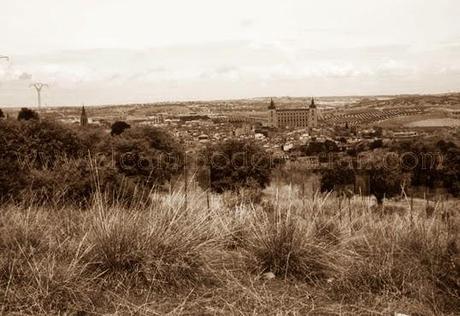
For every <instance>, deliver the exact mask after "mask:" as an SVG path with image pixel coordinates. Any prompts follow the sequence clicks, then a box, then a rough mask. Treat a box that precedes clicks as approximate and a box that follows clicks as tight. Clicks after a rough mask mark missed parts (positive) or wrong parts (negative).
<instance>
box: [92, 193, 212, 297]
mask: <svg viewBox="0 0 460 316" xmlns="http://www.w3.org/2000/svg"><path fill="white" fill-rule="evenodd" d="M152 199H153V201H155V202H153V203H152V204H150V205H149V206H148V207H147V208H139V209H138V208H132V207H131V208H129V209H125V208H122V207H115V206H110V207H108V206H106V205H104V203H101V202H99V203H96V207H95V209H93V210H92V212H94V218H93V219H92V220H91V226H90V228H89V235H88V240H87V243H88V245H90V246H91V251H90V255H89V256H88V263H89V264H90V265H91V266H92V267H93V268H94V269H95V271H97V273H99V274H100V275H101V277H103V278H104V279H105V280H106V281H110V280H117V282H119V281H120V280H123V281H124V282H127V284H128V285H133V286H139V285H141V286H147V287H150V288H153V289H158V290H164V289H167V288H171V287H173V288H174V287H176V288H177V287H180V286H193V285H198V284H200V283H201V282H204V281H206V280H210V278H211V277H212V269H211V267H210V266H209V264H208V263H207V260H206V257H207V256H208V255H209V252H211V251H212V250H213V248H215V247H217V244H218V243H219V239H218V238H217V236H216V235H215V234H214V230H213V221H214V220H213V216H212V214H211V213H210V211H208V210H207V209H206V208H201V207H196V204H195V206H193V205H194V204H191V206H190V207H188V208H187V209H185V208H184V206H185V205H184V199H183V196H182V195H181V194H177V193H175V194H174V195H170V196H167V197H163V198H161V197H160V196H154V197H153V198H152ZM144 206H145V205H144Z"/></svg>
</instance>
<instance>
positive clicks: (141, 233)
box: [0, 186, 460, 315]
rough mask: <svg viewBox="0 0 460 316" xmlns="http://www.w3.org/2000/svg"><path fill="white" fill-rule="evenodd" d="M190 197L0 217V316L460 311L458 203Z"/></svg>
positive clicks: (98, 202) (288, 192) (279, 195)
mask: <svg viewBox="0 0 460 316" xmlns="http://www.w3.org/2000/svg"><path fill="white" fill-rule="evenodd" d="M191 191H192V192H189V193H188V199H187V203H186V202H185V196H184V195H183V194H182V193H181V191H180V190H177V191H175V192H172V193H171V194H159V193H158V194H157V193H154V194H153V196H152V199H151V200H152V202H151V203H150V204H148V205H146V204H142V205H141V204H138V205H131V206H130V207H129V208H124V207H122V206H117V205H108V204H107V203H105V202H104V200H103V199H102V198H100V197H99V198H96V199H95V201H94V203H93V206H92V207H91V208H90V209H86V210H79V209H67V208H64V209H59V208H56V207H54V208H53V207H50V208H45V207H43V206H40V207H39V206H29V207H27V206H24V205H19V206H18V205H16V206H15V205H11V206H8V207H5V208H4V209H3V210H2V211H1V212H0V251H1V257H0V306H1V313H4V314H14V313H16V314H34V315H36V314H42V315H50V314H63V313H70V314H76V315H77V314H78V315H91V314H94V315H99V314H104V313H115V314H118V315H125V314H137V315H163V314H170V315H235V314H236V315H307V314H310V315H358V314H360V315H392V314H393V313H394V312H403V313H405V314H411V315H442V314H445V315H449V314H450V315H458V313H459V311H460V304H459V303H458V302H459V301H460V300H459V294H460V292H459V291H460V268H459V261H460V257H459V254H460V253H459V248H458V246H459V245H458V228H459V222H458V219H459V216H458V215H459V211H458V206H457V204H456V201H451V202H450V203H449V204H448V205H447V204H446V205H444V206H443V207H445V210H443V211H441V210H438V209H436V210H434V212H433V214H432V216H430V217H427V216H426V212H425V210H424V208H423V207H422V206H423V203H420V207H419V206H418V205H417V203H416V206H415V209H414V210H413V212H409V211H408V203H406V201H400V202H394V203H392V204H389V205H388V206H389V207H388V209H387V210H386V211H379V210H376V208H375V207H374V206H373V205H372V202H371V201H370V200H369V199H361V198H354V199H351V200H350V201H339V200H338V199H336V198H335V197H332V196H324V195H320V194H311V193H309V194H305V196H301V195H302V194H301V193H300V191H301V190H298V189H295V188H291V187H289V186H284V187H279V188H277V187H271V188H268V189H267V190H266V191H265V196H264V197H263V201H262V203H260V204H257V205H254V204H251V203H248V202H244V201H242V202H241V203H236V204H230V205H229V203H228V201H226V200H225V199H227V198H228V197H220V196H211V197H210V201H211V203H210V208H209V209H208V205H207V201H206V195H205V194H204V193H203V192H198V191H195V190H191ZM392 205H396V206H398V207H397V209H398V210H397V211H394V212H393V211H391V210H392V209H393V207H392ZM390 206H391V207H390ZM446 210H449V211H450V214H451V216H449V217H448V220H447V219H446V217H445V216H443V214H445V211H446ZM266 272H272V273H274V275H275V276H276V278H274V279H271V280H267V279H265V278H264V275H263V273H266Z"/></svg>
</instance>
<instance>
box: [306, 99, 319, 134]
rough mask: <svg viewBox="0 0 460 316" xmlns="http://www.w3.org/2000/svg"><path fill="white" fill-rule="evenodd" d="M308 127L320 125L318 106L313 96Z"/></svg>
mask: <svg viewBox="0 0 460 316" xmlns="http://www.w3.org/2000/svg"><path fill="white" fill-rule="evenodd" d="M308 127H309V128H317V127H318V108H317V107H316V104H315V99H314V98H311V103H310V107H309V109H308Z"/></svg>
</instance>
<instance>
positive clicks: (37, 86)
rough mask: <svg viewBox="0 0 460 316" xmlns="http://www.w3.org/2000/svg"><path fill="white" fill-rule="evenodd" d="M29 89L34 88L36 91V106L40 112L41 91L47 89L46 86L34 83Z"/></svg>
mask: <svg viewBox="0 0 460 316" xmlns="http://www.w3.org/2000/svg"><path fill="white" fill-rule="evenodd" d="M30 87H34V88H35V90H37V105H38V110H39V111H40V109H41V106H42V89H43V87H48V85H47V84H46V83H41V82H36V83H34V84H31V85H30Z"/></svg>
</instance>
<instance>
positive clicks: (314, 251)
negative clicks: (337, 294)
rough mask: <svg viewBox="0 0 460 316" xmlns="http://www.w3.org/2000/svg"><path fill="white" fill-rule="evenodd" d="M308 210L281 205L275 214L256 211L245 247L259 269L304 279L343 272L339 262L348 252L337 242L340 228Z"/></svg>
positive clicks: (308, 279) (312, 279)
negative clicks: (306, 212)
mask: <svg viewBox="0 0 460 316" xmlns="http://www.w3.org/2000/svg"><path fill="white" fill-rule="evenodd" d="M304 211H305V209H303V208H290V207H288V208H282V207H277V208H276V209H275V210H274V211H273V212H272V213H264V212H262V213H259V214H255V216H254V219H253V221H252V222H251V223H250V225H251V226H250V233H249V236H248V240H247V242H246V246H245V250H246V256H247V257H248V260H249V261H250V262H251V263H252V266H253V267H254V268H255V270H256V271H258V272H259V273H262V272H272V273H274V274H275V275H276V276H278V277H281V278H294V279H297V280H304V281H321V280H326V279H329V278H331V277H333V276H335V275H336V274H339V273H340V271H341V265H340V263H339V261H340V260H344V257H346V256H347V254H346V252H343V251H342V249H343V248H342V247H341V246H340V245H339V244H338V242H337V240H338V239H337V238H338V236H339V235H340V232H338V227H336V226H334V225H333V224H332V223H330V222H328V221H327V220H323V222H322V223H320V221H319V220H318V218H316V219H314V218H313V216H311V214H310V216H309V215H307V214H305V213H303V212H304ZM326 231H327V233H326ZM332 236H335V237H334V241H333V242H331V238H332ZM335 239H337V240H335Z"/></svg>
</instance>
